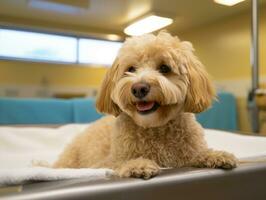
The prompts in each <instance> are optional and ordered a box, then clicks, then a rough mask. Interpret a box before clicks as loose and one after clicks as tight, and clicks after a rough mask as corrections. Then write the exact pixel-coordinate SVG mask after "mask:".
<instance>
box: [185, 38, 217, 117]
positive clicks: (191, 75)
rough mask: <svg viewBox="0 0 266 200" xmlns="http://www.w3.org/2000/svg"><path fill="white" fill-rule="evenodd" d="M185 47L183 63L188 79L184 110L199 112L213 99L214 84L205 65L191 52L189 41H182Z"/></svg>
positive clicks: (209, 104)
mask: <svg viewBox="0 0 266 200" xmlns="http://www.w3.org/2000/svg"><path fill="white" fill-rule="evenodd" d="M182 45H183V47H184V48H185V50H184V51H185V52H186V53H185V65H186V69H187V76H188V80H189V83H188V84H189V85H188V91H187V96H186V100H185V109H184V111H185V112H192V113H199V112H202V111H204V110H205V109H207V108H208V107H209V106H211V104H212V101H213V99H215V90H214V86H213V84H212V82H211V80H210V77H209V75H208V73H207V72H206V71H205V67H204V66H203V65H202V64H201V62H200V61H199V60H198V58H197V57H196V56H195V55H194V54H193V46H192V44H191V43H189V42H182Z"/></svg>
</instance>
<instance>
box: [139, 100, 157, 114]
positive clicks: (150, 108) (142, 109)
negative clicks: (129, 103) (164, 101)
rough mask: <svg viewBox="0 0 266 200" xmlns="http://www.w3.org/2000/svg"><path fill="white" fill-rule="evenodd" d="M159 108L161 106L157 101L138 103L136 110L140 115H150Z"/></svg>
mask: <svg viewBox="0 0 266 200" xmlns="http://www.w3.org/2000/svg"><path fill="white" fill-rule="evenodd" d="M158 108H159V104H158V103H157V102H155V101H139V102H137V103H136V109H137V111H138V112H139V113H140V114H149V113H152V112H154V111H156V110H157V109H158Z"/></svg>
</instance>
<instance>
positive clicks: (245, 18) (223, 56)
mask: <svg viewBox="0 0 266 200" xmlns="http://www.w3.org/2000/svg"><path fill="white" fill-rule="evenodd" d="M260 13H261V14H260V23H259V25H260V32H259V33H260V38H259V39H260V66H261V68H260V74H263V75H265V74H266V67H265V66H266V56H265V55H266V45H265V44H266V37H265V36H266V7H264V8H263V9H260ZM250 23H251V22H250V13H248V12H247V13H244V14H240V15H236V16H232V17H229V18H226V19H223V20H221V21H218V22H215V23H212V24H209V25H206V26H202V27H198V28H195V29H193V30H189V31H187V32H184V33H181V38H182V39H184V40H189V41H191V42H192V43H193V44H194V47H195V49H196V54H197V55H198V56H199V57H200V59H201V60H202V61H203V63H204V64H205V65H206V68H207V69H208V71H209V72H210V73H211V74H212V75H213V77H214V78H215V79H216V80H224V79H236V78H250V73H251V67H250V60H249V56H250Z"/></svg>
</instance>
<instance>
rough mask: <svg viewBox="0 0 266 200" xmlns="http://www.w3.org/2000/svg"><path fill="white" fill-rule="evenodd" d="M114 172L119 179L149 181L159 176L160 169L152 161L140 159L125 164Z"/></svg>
mask: <svg viewBox="0 0 266 200" xmlns="http://www.w3.org/2000/svg"><path fill="white" fill-rule="evenodd" d="M116 172H117V174H118V175H119V176H120V177H136V178H143V179H149V178H152V177H153V176H156V175H157V174H159V172H160V167H159V165H157V163H155V162H154V161H152V160H149V159H145V158H142V157H140V158H137V159H132V160H129V161H127V162H125V163H124V164H122V165H121V166H120V167H118V168H117V169H116Z"/></svg>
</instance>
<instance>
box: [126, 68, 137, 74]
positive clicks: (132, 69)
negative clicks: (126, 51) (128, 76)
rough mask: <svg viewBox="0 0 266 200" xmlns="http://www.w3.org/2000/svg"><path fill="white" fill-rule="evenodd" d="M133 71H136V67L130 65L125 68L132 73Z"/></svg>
mask: <svg viewBox="0 0 266 200" xmlns="http://www.w3.org/2000/svg"><path fill="white" fill-rule="evenodd" d="M135 71H136V68H135V67H133V66H130V67H129V68H128V69H127V72H131V73H133V72H135Z"/></svg>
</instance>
